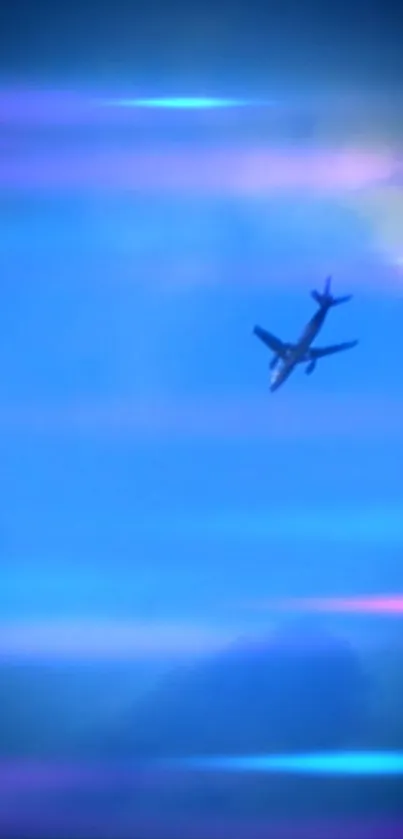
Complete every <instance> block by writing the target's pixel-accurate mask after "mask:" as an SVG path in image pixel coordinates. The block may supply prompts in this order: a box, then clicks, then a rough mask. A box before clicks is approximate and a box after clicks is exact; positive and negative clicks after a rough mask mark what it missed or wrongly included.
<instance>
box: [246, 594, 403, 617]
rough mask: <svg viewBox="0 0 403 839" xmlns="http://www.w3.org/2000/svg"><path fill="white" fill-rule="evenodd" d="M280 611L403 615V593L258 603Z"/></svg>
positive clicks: (291, 599) (265, 607)
mask: <svg viewBox="0 0 403 839" xmlns="http://www.w3.org/2000/svg"><path fill="white" fill-rule="evenodd" d="M256 605H257V607H258V608H259V609H260V608H262V609H268V610H270V611H280V612H312V613H313V612H317V613H333V614H337V613H338V614H354V615H380V616H386V617H400V616H403V594H393V595H381V594H379V595H373V596H367V597H365V596H362V597H300V598H298V597H294V598H292V597H290V598H284V599H273V600H266V601H262V603H260V604H256Z"/></svg>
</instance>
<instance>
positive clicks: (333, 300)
mask: <svg viewBox="0 0 403 839" xmlns="http://www.w3.org/2000/svg"><path fill="white" fill-rule="evenodd" d="M331 282H332V278H331V277H327V279H326V282H325V287H324V289H323V291H322V292H321V291H316V290H314V291H312V292H311V295H312V297H313V299H314V300H315V301H316V303H319V306H325V307H326V308H330V307H331V306H339V305H340V303H348V301H349V300H351V298H352V296H353V295H352V294H345V295H344V296H343V297H333V295H332V292H331Z"/></svg>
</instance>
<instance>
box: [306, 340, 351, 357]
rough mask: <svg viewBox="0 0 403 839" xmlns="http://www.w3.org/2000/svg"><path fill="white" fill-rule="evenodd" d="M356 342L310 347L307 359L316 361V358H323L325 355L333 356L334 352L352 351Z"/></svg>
mask: <svg viewBox="0 0 403 839" xmlns="http://www.w3.org/2000/svg"><path fill="white" fill-rule="evenodd" d="M357 344H358V341H345V342H344V344H333V346H330V347H323V348H322V349H321V348H320V347H311V349H310V350H309V357H310V358H311V359H312V360H313V361H316V360H317V359H318V358H324V356H326V355H333V353H336V352H342V350H352V349H353V347H356V346H357Z"/></svg>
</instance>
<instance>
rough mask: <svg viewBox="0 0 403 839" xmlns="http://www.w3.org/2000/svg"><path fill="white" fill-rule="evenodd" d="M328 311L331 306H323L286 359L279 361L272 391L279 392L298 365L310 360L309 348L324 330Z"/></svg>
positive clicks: (274, 373)
mask: <svg viewBox="0 0 403 839" xmlns="http://www.w3.org/2000/svg"><path fill="white" fill-rule="evenodd" d="M328 311H329V306H328V305H326V304H323V305H322V306H321V307H320V308H319V309H318V310H317V312H315V314H314V315H313V317H312V318H311V319H310V321H309V322H308V323H307V325H306V327H305V329H304V331H303V333H302V335H301V336H300V338H299V340H298V342H297V344H296V345H295V346H294V347H293V348H292V349H290V350H289V351H288V352H287V354H286V355H285V357H284V358H282V359H280V360H279V362H278V364H277V366H276V367H275V368H274V370H273V373H272V376H271V383H270V390H271V391H274V390H277V389H278V388H279V387H280V386H281V385H282V384H283V383H284V382H285V381H286V379H288V377H289V376H290V375H291V373H292V372H293V370H294V368H295V367H296V366H297V364H300V363H301V361H305V360H307V361H308V360H309V356H308V357H307V355H308V352H309V348H310V346H311V344H312V343H313V341H314V340H315V338H316V336H317V334H318V332H320V330H321V329H322V326H323V324H324V322H325V319H326V315H327V313H328Z"/></svg>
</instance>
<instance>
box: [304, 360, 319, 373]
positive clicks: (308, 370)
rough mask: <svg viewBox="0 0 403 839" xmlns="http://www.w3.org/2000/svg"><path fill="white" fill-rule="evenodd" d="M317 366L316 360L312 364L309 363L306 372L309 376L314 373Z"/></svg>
mask: <svg viewBox="0 0 403 839" xmlns="http://www.w3.org/2000/svg"><path fill="white" fill-rule="evenodd" d="M315 367H316V361H311V362H310V364H308V367H307V368H306V370H305V373H306V374H307V376H310V374H311V373H313V371H314V369H315Z"/></svg>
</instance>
